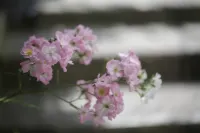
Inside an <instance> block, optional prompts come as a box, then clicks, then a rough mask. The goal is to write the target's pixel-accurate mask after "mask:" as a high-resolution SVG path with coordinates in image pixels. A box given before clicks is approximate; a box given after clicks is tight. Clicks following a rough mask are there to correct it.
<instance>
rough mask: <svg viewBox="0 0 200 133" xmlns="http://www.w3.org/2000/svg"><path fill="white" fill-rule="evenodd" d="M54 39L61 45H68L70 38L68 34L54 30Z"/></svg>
mask: <svg viewBox="0 0 200 133" xmlns="http://www.w3.org/2000/svg"><path fill="white" fill-rule="evenodd" d="M56 39H57V40H58V42H59V43H60V45H61V47H63V46H66V45H69V43H70V40H71V38H70V36H68V35H67V34H65V33H62V32H60V31H57V32H56Z"/></svg>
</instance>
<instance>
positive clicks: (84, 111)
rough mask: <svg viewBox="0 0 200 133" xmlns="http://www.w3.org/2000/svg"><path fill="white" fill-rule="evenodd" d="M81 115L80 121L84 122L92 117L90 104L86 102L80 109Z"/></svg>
mask: <svg viewBox="0 0 200 133" xmlns="http://www.w3.org/2000/svg"><path fill="white" fill-rule="evenodd" d="M79 115H80V122H81V123H84V122H85V121H88V120H91V119H92V115H93V114H92V111H91V110H90V105H89V104H85V105H84V106H83V107H81V109H80V110H79Z"/></svg>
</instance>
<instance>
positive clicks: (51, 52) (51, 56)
mask: <svg viewBox="0 0 200 133" xmlns="http://www.w3.org/2000/svg"><path fill="white" fill-rule="evenodd" d="M42 53H43V55H44V57H45V59H46V60H47V62H49V63H50V64H53V65H54V64H56V63H57V62H58V61H59V60H60V59H61V56H60V55H59V54H58V49H57V47H56V45H53V44H51V45H48V46H43V47H42Z"/></svg>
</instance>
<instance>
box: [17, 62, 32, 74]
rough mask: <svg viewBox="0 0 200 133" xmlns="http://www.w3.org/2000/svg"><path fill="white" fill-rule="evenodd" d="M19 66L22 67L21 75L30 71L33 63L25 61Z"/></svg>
mask: <svg viewBox="0 0 200 133" xmlns="http://www.w3.org/2000/svg"><path fill="white" fill-rule="evenodd" d="M20 65H21V67H22V71H23V73H27V72H28V71H30V69H31V68H32V66H33V65H34V63H33V62H31V61H30V60H27V61H23V62H21V63H20Z"/></svg>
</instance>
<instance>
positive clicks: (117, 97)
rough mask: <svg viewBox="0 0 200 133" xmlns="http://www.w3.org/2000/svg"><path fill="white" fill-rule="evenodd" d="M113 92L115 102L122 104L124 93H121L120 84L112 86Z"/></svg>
mask: <svg viewBox="0 0 200 133" xmlns="http://www.w3.org/2000/svg"><path fill="white" fill-rule="evenodd" d="M111 92H112V94H113V97H114V100H115V101H117V102H122V101H123V100H122V96H123V93H122V92H121V91H120V88H119V84H118V83H116V82H115V83H113V84H112V85H111Z"/></svg>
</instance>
